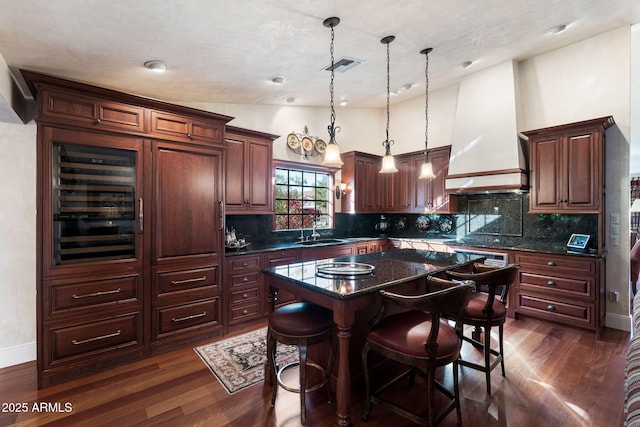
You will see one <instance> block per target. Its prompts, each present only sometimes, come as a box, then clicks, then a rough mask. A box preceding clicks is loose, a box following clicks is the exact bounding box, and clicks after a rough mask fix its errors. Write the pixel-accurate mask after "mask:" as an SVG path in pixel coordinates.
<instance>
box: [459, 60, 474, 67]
mask: <svg viewBox="0 0 640 427" xmlns="http://www.w3.org/2000/svg"><path fill="white" fill-rule="evenodd" d="M471 64H473V61H464V62H462V63H461V64H460V66H461V67H462V68H469V67H470V66H471Z"/></svg>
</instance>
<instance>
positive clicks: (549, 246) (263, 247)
mask: <svg viewBox="0 0 640 427" xmlns="http://www.w3.org/2000/svg"><path fill="white" fill-rule="evenodd" d="M323 238H324V237H323ZM380 238H381V237H380V236H371V237H336V238H335V239H338V240H340V242H333V243H320V244H316V245H313V246H303V245H300V244H299V243H297V242H275V243H274V242H262V243H252V244H251V245H249V246H247V247H245V248H241V249H233V248H227V249H226V251H225V256H236V255H246V254H252V253H254V254H255V253H262V252H273V251H279V250H283V249H301V248H305V247H306V248H308V247H313V248H316V247H323V246H335V245H344V244H353V243H357V242H363V241H367V240H374V239H380ZM388 238H389V239H391V240H403V241H409V242H425V243H442V244H446V245H447V246H460V247H468V248H477V249H480V250H490V251H491V250H493V251H501V250H502V251H521V252H535V253H544V254H550V255H574V256H583V257H592V258H594V257H595V258H599V257H604V256H606V252H605V253H600V254H598V253H592V252H585V253H582V252H571V251H567V248H566V246H565V245H563V244H558V243H550V242H546V241H530V242H527V243H523V244H519V245H510V244H509V243H508V242H507V243H502V242H490V241H481V242H479V241H477V240H472V239H456V238H454V237H431V238H410V237H393V236H388Z"/></svg>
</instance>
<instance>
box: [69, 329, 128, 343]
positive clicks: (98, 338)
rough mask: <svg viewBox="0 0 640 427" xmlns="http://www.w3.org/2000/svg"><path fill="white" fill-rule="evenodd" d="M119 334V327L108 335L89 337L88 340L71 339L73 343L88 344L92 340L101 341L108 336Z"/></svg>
mask: <svg viewBox="0 0 640 427" xmlns="http://www.w3.org/2000/svg"><path fill="white" fill-rule="evenodd" d="M118 335H120V329H118V331H117V332H114V333H112V334H107V335H101V336H99V337H93V338H89V339H86V340H80V341H78V340H73V341H71V343H72V344H73V345H80V344H86V343H88V342H92V341H100V340H106V339H107V338H113V337H117V336H118Z"/></svg>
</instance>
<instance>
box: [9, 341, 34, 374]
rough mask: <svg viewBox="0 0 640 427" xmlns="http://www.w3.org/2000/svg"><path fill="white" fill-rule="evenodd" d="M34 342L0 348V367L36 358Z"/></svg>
mask: <svg viewBox="0 0 640 427" xmlns="http://www.w3.org/2000/svg"><path fill="white" fill-rule="evenodd" d="M36 353H37V350H36V342H35V341H34V342H28V343H25V344H20V345H16V346H13V347H5V348H0V368H6V367H8V366H13V365H19V364H21V363H25V362H31V361H33V360H36Z"/></svg>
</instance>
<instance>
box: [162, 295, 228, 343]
mask: <svg viewBox="0 0 640 427" xmlns="http://www.w3.org/2000/svg"><path fill="white" fill-rule="evenodd" d="M219 304H220V302H219V300H218V298H214V299H209V300H205V301H198V302H194V303H191V304H182V305H178V306H173V307H163V308H159V309H155V312H156V319H157V327H158V328H157V336H158V337H161V336H163V335H166V334H170V333H173V332H176V331H181V330H185V329H188V328H193V327H196V326H203V325H214V324H217V323H219V322H220V315H219Z"/></svg>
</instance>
